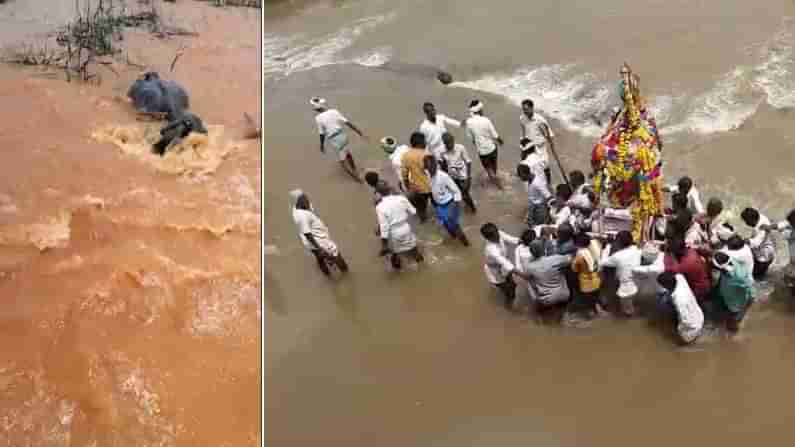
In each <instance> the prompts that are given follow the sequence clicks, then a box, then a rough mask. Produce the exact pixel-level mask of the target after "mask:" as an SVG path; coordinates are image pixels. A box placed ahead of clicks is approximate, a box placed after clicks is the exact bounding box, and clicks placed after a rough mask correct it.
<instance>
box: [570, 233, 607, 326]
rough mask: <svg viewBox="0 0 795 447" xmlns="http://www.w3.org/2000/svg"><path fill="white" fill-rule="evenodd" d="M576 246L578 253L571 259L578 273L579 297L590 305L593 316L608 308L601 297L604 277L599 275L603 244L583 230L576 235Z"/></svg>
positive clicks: (590, 312) (578, 298) (575, 271)
mask: <svg viewBox="0 0 795 447" xmlns="http://www.w3.org/2000/svg"><path fill="white" fill-rule="evenodd" d="M574 246H575V247H577V254H576V256H575V257H574V260H573V261H571V269H572V271H573V272H574V273H576V274H577V289H578V290H577V299H576V300H572V301H579V302H580V303H581V305H583V306H588V308H589V312H588V313H589V316H590V317H591V318H593V317H594V316H596V315H599V314H601V313H603V312H604V311H605V309H606V308H607V306H606V303H605V302H604V299H603V298H602V297H601V294H600V289H601V287H602V278H601V277H600V276H599V268H598V264H597V263H598V262H599V258H600V256H601V254H602V253H601V251H602V250H601V248H602V247H601V244H599V241H597V240H592V239H591V237H590V236H588V235H587V234H586V233H584V232H582V233H579V234H577V235H576V236H574Z"/></svg>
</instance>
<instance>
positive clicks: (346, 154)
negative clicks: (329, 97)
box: [309, 97, 366, 182]
mask: <svg viewBox="0 0 795 447" xmlns="http://www.w3.org/2000/svg"><path fill="white" fill-rule="evenodd" d="M309 104H311V105H312V108H313V109H314V110H315V112H317V115H316V116H315V123H316V124H317V131H318V133H319V134H320V153H325V152H326V144H327V143H328V145H330V146H331V147H332V148H334V150H335V151H336V153H337V159H338V160H339V162H340V165H341V166H342V169H344V170H345V172H347V173H348V174H349V175H350V176H351V177H353V178H354V179H355V180H356V181H358V182H361V181H362V179H361V177H359V170H358V169H357V168H356V162H355V161H354V160H353V155H351V152H350V150H349V149H348V135H347V134H346V133H345V129H344V127H343V126H347V127H348V128H350V129H351V130H353V131H354V132H356V133H357V134H359V136H360V137H362V138H366V137H365V136H364V133H362V131H361V130H359V128H358V127H356V126H355V125H354V124H353V123H352V122H350V121H349V120H348V119H347V118H345V117H344V116H343V115H342V114H341V113H340V112H339V111H338V110H337V109H329V108H327V105H326V100H325V99H323V98H319V97H314V98H312V99H310V100H309Z"/></svg>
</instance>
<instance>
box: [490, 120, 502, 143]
mask: <svg viewBox="0 0 795 447" xmlns="http://www.w3.org/2000/svg"><path fill="white" fill-rule="evenodd" d="M489 131H490V132H491V138H493V139H494V141H496V142H497V144H499V145H500V146H502V145H503V141H502V138H501V137H500V134H499V133H497V129H496V128H495V127H494V123H492V122H491V120H489Z"/></svg>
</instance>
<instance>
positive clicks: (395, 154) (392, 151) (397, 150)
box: [381, 137, 409, 191]
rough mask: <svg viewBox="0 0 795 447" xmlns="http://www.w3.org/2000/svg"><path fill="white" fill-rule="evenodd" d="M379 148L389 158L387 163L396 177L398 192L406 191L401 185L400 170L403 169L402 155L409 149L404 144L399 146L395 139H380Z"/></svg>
mask: <svg viewBox="0 0 795 447" xmlns="http://www.w3.org/2000/svg"><path fill="white" fill-rule="evenodd" d="M381 148H382V149H384V152H386V154H387V155H388V156H389V161H390V162H391V164H392V169H393V170H394V171H395V175H396V176H397V179H398V186H399V187H400V190H401V191H406V186H405V185H404V184H403V178H402V174H401V169H402V167H403V154H405V153H406V152H408V150H409V147H408V146H407V145H405V144H399V143H398V141H397V138H395V137H384V138H382V139H381Z"/></svg>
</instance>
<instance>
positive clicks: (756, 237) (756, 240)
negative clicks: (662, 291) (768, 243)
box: [748, 229, 767, 249]
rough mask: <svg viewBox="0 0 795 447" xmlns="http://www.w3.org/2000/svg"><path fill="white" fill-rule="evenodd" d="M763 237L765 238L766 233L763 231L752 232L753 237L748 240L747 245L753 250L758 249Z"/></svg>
mask: <svg viewBox="0 0 795 447" xmlns="http://www.w3.org/2000/svg"><path fill="white" fill-rule="evenodd" d="M765 236H767V231H765V230H761V229H760V230H756V231H754V234H753V236H751V238H750V239H748V245H750V246H751V248H753V249H756V248H758V247H759V246H760V245H762V242H764V241H765Z"/></svg>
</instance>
